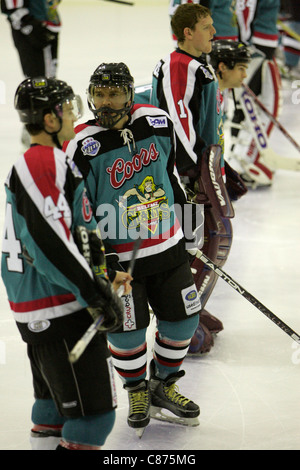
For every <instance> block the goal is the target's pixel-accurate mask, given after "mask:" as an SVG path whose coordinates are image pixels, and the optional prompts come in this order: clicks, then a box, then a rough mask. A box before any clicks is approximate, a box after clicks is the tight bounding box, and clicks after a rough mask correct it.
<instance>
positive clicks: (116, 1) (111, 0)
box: [104, 0, 134, 6]
mask: <svg viewBox="0 0 300 470" xmlns="http://www.w3.org/2000/svg"><path fill="white" fill-rule="evenodd" d="M104 1H105V2H114V3H121V4H122V5H128V6H133V5H134V3H133V2H125V1H124V0H104Z"/></svg>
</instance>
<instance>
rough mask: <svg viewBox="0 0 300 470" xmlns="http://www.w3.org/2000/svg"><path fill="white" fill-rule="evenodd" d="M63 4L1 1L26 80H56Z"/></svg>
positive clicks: (24, 139) (26, 138)
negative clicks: (30, 78) (59, 5)
mask: <svg viewBox="0 0 300 470" xmlns="http://www.w3.org/2000/svg"><path fill="white" fill-rule="evenodd" d="M60 1H61V0H18V1H12V0H1V11H2V13H4V14H5V15H7V19H8V21H9V24H10V27H11V33H12V38H13V42H14V45H15V48H16V50H17V52H18V56H19V59H20V64H21V68H22V71H23V74H24V77H38V76H46V77H56V73H57V63H58V41H59V33H60V30H61V21H60V17H59V14H58V9H57V7H58V4H59V3H60ZM21 141H22V145H23V151H25V150H26V149H27V148H28V147H29V146H30V136H29V134H28V132H27V131H26V129H25V127H23V131H22V136H21Z"/></svg>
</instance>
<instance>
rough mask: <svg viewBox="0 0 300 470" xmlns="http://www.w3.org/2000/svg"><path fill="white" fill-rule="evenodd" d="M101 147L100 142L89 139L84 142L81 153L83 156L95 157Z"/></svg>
mask: <svg viewBox="0 0 300 470" xmlns="http://www.w3.org/2000/svg"><path fill="white" fill-rule="evenodd" d="M100 147H101V144H100V142H98V140H95V139H94V138H93V137H87V138H86V139H84V140H83V141H82V146H81V151H82V153H83V155H88V156H91V157H94V156H95V155H97V153H98V151H99V148H100Z"/></svg>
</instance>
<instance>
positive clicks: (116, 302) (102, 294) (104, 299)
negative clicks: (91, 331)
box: [87, 279, 124, 332]
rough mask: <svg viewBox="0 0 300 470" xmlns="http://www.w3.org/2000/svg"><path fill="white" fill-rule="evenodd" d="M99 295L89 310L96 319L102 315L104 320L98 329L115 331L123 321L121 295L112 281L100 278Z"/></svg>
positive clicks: (98, 281) (98, 282) (98, 283)
mask: <svg viewBox="0 0 300 470" xmlns="http://www.w3.org/2000/svg"><path fill="white" fill-rule="evenodd" d="M97 285H98V287H99V296H98V297H97V298H96V299H95V300H94V301H93V302H91V304H90V305H89V307H88V309H87V310H88V311H89V313H90V315H91V316H92V318H93V321H95V320H96V319H97V318H98V317H99V316H100V315H102V316H103V321H102V322H101V323H100V324H99V327H98V330H99V331H102V332H105V331H115V330H117V329H118V328H119V327H120V326H121V325H122V323H123V314H124V305H123V302H122V301H121V299H120V297H119V296H118V295H117V294H116V293H115V292H114V290H113V289H112V285H111V283H110V281H108V280H106V279H98V280H97Z"/></svg>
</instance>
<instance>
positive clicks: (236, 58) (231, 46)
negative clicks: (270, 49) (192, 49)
mask: <svg viewBox="0 0 300 470" xmlns="http://www.w3.org/2000/svg"><path fill="white" fill-rule="evenodd" d="M250 60H251V53H250V50H249V48H248V47H247V46H246V45H245V44H244V43H243V42H240V41H234V40H233V39H219V40H216V41H213V42H212V50H211V52H210V54H209V62H210V64H211V65H212V66H213V68H214V69H215V70H217V69H218V65H219V63H220V62H224V64H226V65H227V67H228V68H229V69H233V68H234V66H235V64H236V63H246V64H247V63H249V62H250Z"/></svg>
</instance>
